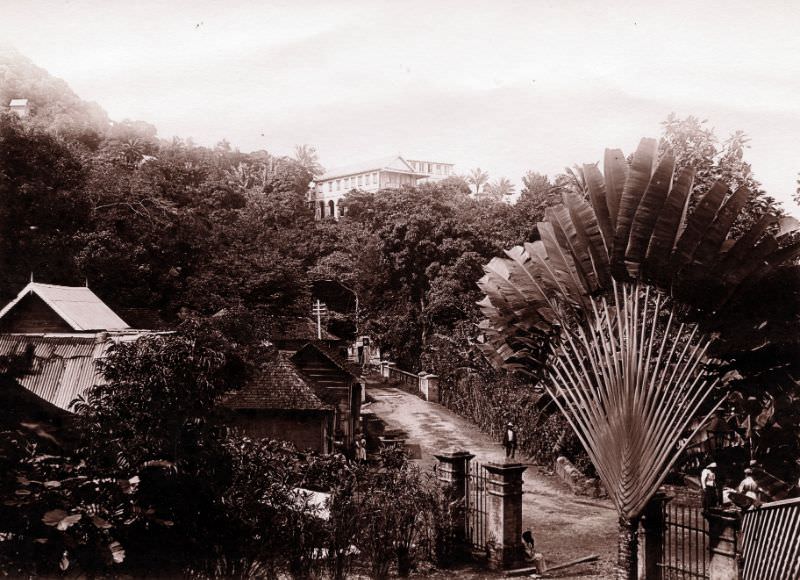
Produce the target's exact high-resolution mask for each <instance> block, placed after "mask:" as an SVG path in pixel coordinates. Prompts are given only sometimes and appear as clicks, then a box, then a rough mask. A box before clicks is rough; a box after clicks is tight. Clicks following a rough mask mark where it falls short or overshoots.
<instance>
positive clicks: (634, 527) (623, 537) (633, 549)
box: [616, 518, 639, 580]
mask: <svg viewBox="0 0 800 580" xmlns="http://www.w3.org/2000/svg"><path fill="white" fill-rule="evenodd" d="M638 531H639V519H638V518H635V519H632V520H626V519H623V518H620V520H619V535H618V536H617V537H618V544H617V569H616V572H617V580H637V579H638V576H639V571H638V560H639V557H638V556H639V537H638Z"/></svg>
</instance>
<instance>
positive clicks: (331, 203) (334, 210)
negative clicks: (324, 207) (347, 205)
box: [328, 200, 336, 217]
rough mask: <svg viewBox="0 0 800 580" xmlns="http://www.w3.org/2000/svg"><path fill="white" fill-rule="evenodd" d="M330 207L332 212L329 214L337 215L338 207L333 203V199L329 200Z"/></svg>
mask: <svg viewBox="0 0 800 580" xmlns="http://www.w3.org/2000/svg"><path fill="white" fill-rule="evenodd" d="M328 209H330V212H329V213H328V215H329V216H331V217H336V207H335V206H334V204H333V200H330V201H329V202H328Z"/></svg>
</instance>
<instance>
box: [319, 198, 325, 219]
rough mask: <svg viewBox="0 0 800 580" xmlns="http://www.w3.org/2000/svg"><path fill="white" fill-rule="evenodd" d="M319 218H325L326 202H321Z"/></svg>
mask: <svg viewBox="0 0 800 580" xmlns="http://www.w3.org/2000/svg"><path fill="white" fill-rule="evenodd" d="M319 217H320V218H324V217H325V202H324V201H321V202H319Z"/></svg>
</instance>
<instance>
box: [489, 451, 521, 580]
mask: <svg viewBox="0 0 800 580" xmlns="http://www.w3.org/2000/svg"><path fill="white" fill-rule="evenodd" d="M485 467H486V471H487V473H488V474H489V475H488V481H487V483H486V494H487V497H486V519H487V522H488V524H489V526H488V537H489V540H490V542H491V541H493V544H492V545H491V546H490V549H489V566H490V567H492V568H511V567H513V566H515V565H516V564H519V563H521V562H522V561H524V558H525V548H524V546H523V545H522V472H523V471H525V470H526V469H527V467H526V466H524V465H522V464H521V463H504V464H500V463H487V464H486V465H485Z"/></svg>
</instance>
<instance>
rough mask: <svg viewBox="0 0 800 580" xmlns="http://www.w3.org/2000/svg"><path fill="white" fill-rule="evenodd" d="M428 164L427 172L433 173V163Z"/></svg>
mask: <svg viewBox="0 0 800 580" xmlns="http://www.w3.org/2000/svg"><path fill="white" fill-rule="evenodd" d="M427 165H428V171H426V173H433V171H432V170H431V164H430V163H428V164H427Z"/></svg>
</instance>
